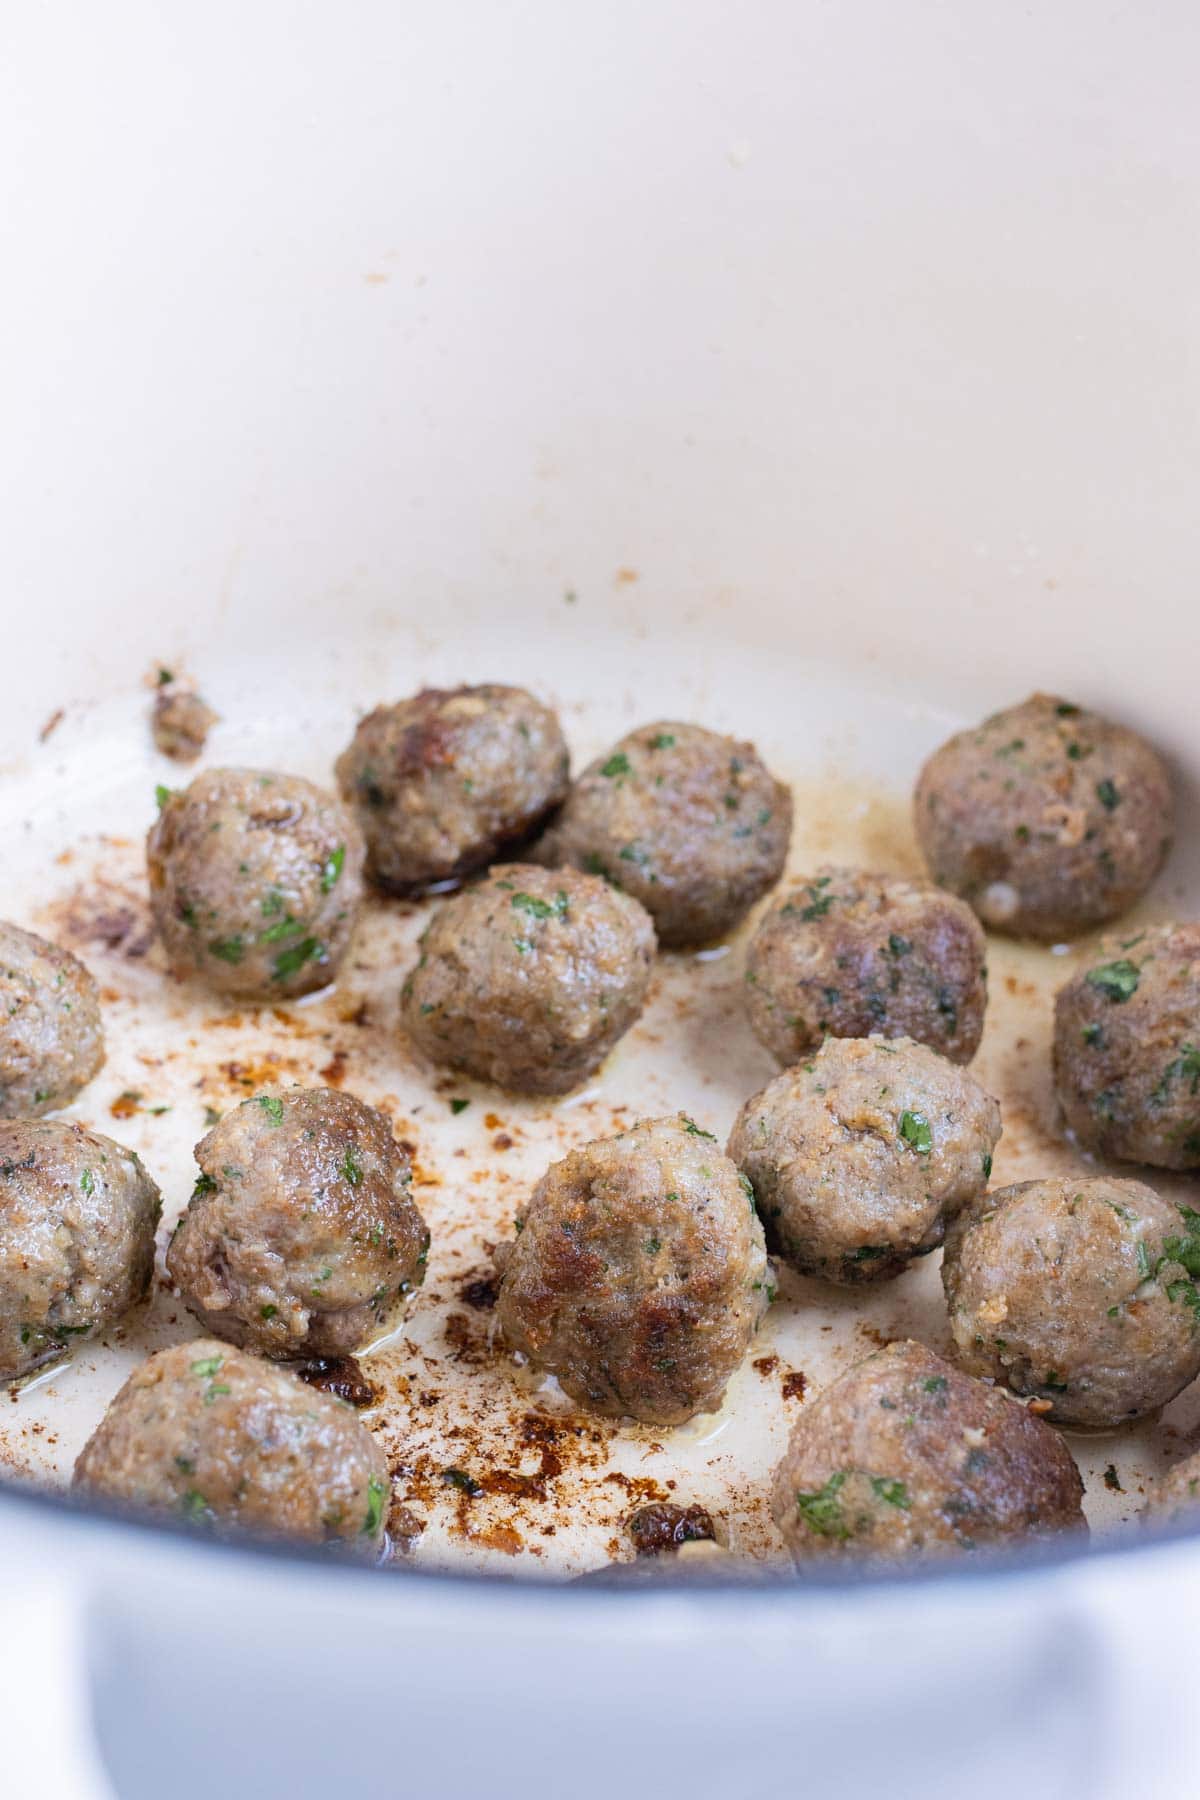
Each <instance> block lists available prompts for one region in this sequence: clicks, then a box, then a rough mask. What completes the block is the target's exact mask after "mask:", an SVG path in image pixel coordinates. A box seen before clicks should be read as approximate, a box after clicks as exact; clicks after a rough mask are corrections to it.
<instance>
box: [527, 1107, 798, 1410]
mask: <svg viewBox="0 0 1200 1800" xmlns="http://www.w3.org/2000/svg"><path fill="white" fill-rule="evenodd" d="M497 1264H498V1266H499V1267H500V1269H501V1282H500V1293H499V1298H498V1300H497V1303H496V1317H497V1320H498V1323H499V1327H500V1330H501V1332H502V1334H503V1336H504V1338H505V1339H506V1340H507V1342H508V1344H509V1345H510V1347H511V1348H512V1349H514V1350H517V1351H520V1352H521V1353H522V1354H523V1355H525V1356H526V1357H528V1358H529V1360H530V1362H532V1363H533V1364H534V1365H535V1366H536V1367H537V1368H540V1369H545V1370H548V1371H549V1372H550V1373H551V1374H553V1375H556V1376H557V1377H558V1380H559V1382H560V1383H561V1385H562V1387H563V1389H564V1390H565V1392H566V1393H567V1394H569V1395H570V1397H571V1399H572V1400H575V1401H578V1402H579V1403H580V1404H581V1405H583V1406H586V1407H589V1408H590V1409H591V1410H592V1411H593V1412H599V1413H605V1414H608V1415H609V1416H611V1417H615V1418H619V1417H623V1416H629V1417H631V1418H634V1419H639V1420H641V1421H642V1422H643V1423H645V1424H652V1425H677V1424H681V1423H682V1421H683V1420H685V1419H689V1418H691V1416H692V1414H693V1413H697V1412H708V1411H712V1410H713V1409H714V1408H715V1407H716V1406H717V1405H718V1404H719V1403H720V1400H721V1396H722V1394H723V1393H724V1391H725V1386H726V1383H727V1382H728V1380H729V1377H730V1376H731V1375H732V1374H733V1372H734V1370H735V1369H736V1368H737V1366H738V1364H739V1363H740V1362H741V1361H742V1358H743V1357H744V1356H745V1354H746V1350H747V1348H748V1347H749V1344H750V1340H751V1338H752V1337H753V1335H754V1333H755V1331H756V1330H757V1328H758V1324H759V1321H760V1320H761V1318H762V1316H763V1314H764V1312H765V1311H766V1309H767V1306H768V1305H769V1303H770V1299H771V1296H772V1294H773V1292H774V1288H773V1283H772V1279H771V1271H770V1265H769V1263H768V1260H767V1253H766V1246H765V1244H764V1242H763V1234H762V1226H761V1225H760V1224H759V1222H758V1217H757V1215H756V1213H755V1211H754V1204H753V1200H752V1199H751V1197H750V1194H749V1190H748V1187H747V1185H746V1183H745V1181H744V1180H743V1178H742V1177H741V1176H740V1175H739V1174H738V1171H737V1170H736V1169H735V1168H734V1166H733V1164H732V1163H731V1162H730V1161H729V1160H728V1159H727V1158H726V1157H724V1156H722V1154H721V1152H720V1149H719V1148H718V1146H717V1144H716V1142H715V1141H714V1140H713V1138H712V1137H710V1135H709V1134H708V1133H707V1132H705V1131H701V1130H700V1128H699V1127H698V1126H697V1125H695V1124H694V1123H693V1122H692V1121H691V1120H690V1119H687V1118H685V1117H684V1116H683V1115H682V1114H681V1115H678V1116H677V1117H675V1118H669V1119H647V1120H643V1121H642V1122H641V1123H640V1124H638V1125H635V1126H634V1127H633V1128H632V1130H630V1131H626V1132H623V1133H622V1134H621V1135H620V1136H619V1137H613V1138H604V1139H601V1140H600V1141H599V1142H597V1143H593V1144H587V1145H585V1146H584V1148H583V1149H581V1150H573V1151H572V1152H571V1153H570V1155H568V1156H566V1157H564V1158H563V1160H562V1161H561V1162H558V1163H555V1164H553V1166H552V1167H551V1168H550V1169H549V1170H548V1171H547V1172H546V1174H545V1175H544V1176H543V1177H542V1179H541V1181H540V1182H539V1183H538V1186H537V1188H536V1189H535V1190H534V1193H533V1197H532V1199H531V1200H530V1203H529V1207H528V1209H527V1211H526V1213H525V1215H524V1218H523V1219H522V1221H521V1225H520V1228H519V1230H518V1234H517V1237H516V1239H515V1241H514V1242H512V1243H510V1244H506V1245H502V1246H501V1247H500V1249H499V1250H498V1252H497Z"/></svg>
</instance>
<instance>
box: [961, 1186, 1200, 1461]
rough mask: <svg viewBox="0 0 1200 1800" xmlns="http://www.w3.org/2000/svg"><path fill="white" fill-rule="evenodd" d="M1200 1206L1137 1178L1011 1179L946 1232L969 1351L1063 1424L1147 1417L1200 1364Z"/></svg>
mask: <svg viewBox="0 0 1200 1800" xmlns="http://www.w3.org/2000/svg"><path fill="white" fill-rule="evenodd" d="M1198 1228H1200V1214H1196V1213H1184V1212H1181V1211H1180V1209H1179V1208H1178V1207H1177V1206H1174V1205H1172V1203H1171V1202H1170V1201H1169V1200H1165V1199H1163V1198H1161V1197H1160V1196H1159V1195H1158V1194H1156V1193H1155V1192H1154V1191H1153V1190H1152V1189H1151V1188H1148V1187H1144V1186H1143V1185H1142V1183H1141V1182H1140V1181H1114V1180H1108V1179H1103V1178H1093V1179H1090V1180H1086V1179H1080V1178H1079V1177H1077V1176H1059V1177H1055V1178H1054V1179H1052V1180H1047V1181H1023V1182H1021V1183H1019V1184H1018V1185H1017V1186H1016V1187H1010V1188H1003V1189H1001V1190H1000V1191H999V1192H997V1193H995V1194H991V1195H989V1196H987V1198H986V1199H985V1200H984V1201H982V1202H980V1203H978V1204H977V1205H976V1206H975V1207H973V1208H972V1209H971V1210H970V1211H969V1212H964V1213H963V1214H962V1215H961V1216H960V1218H959V1219H958V1220H957V1221H956V1223H955V1224H954V1225H952V1226H951V1228H950V1230H949V1232H948V1233H947V1235H946V1255H945V1259H944V1261H943V1264H942V1280H943V1283H944V1285H945V1289H946V1299H947V1301H948V1303H949V1307H950V1325H951V1329H952V1330H953V1332H954V1341H955V1343H956V1345H957V1347H958V1356H959V1361H960V1362H961V1363H962V1364H963V1367H964V1368H966V1369H969V1370H971V1372H972V1373H973V1374H976V1375H988V1376H991V1377H992V1378H993V1379H994V1380H996V1381H1003V1382H1005V1383H1006V1384H1007V1386H1008V1387H1010V1388H1011V1389H1012V1390H1013V1392H1014V1393H1015V1394H1030V1395H1035V1396H1036V1397H1037V1398H1038V1399H1039V1400H1041V1401H1043V1402H1045V1403H1046V1415H1047V1417H1048V1418H1051V1419H1054V1420H1055V1421H1056V1422H1057V1423H1059V1424H1062V1425H1083V1426H1089V1427H1095V1428H1098V1429H1107V1428H1109V1427H1111V1426H1116V1425H1122V1424H1124V1423H1125V1421H1126V1420H1128V1419H1137V1418H1141V1417H1142V1416H1143V1414H1145V1413H1152V1412H1155V1411H1156V1410H1157V1409H1158V1408H1159V1407H1160V1406H1165V1405H1166V1404H1167V1402H1168V1401H1169V1400H1173V1399H1174V1397H1175V1395H1176V1394H1178V1393H1179V1392H1180V1391H1181V1390H1182V1389H1183V1388H1185V1387H1186V1386H1187V1385H1188V1383H1189V1382H1190V1381H1192V1380H1194V1379H1195V1377H1196V1375H1197V1374H1200V1291H1198V1290H1197V1287H1196V1285H1195V1283H1194V1281H1193V1279H1192V1274H1193V1272H1195V1273H1198V1274H1200V1229H1198Z"/></svg>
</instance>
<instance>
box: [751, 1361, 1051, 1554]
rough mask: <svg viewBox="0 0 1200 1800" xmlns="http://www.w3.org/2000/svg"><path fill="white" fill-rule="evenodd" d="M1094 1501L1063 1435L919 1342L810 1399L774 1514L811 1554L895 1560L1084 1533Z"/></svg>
mask: <svg viewBox="0 0 1200 1800" xmlns="http://www.w3.org/2000/svg"><path fill="white" fill-rule="evenodd" d="M1082 1500H1083V1483H1082V1481H1081V1480H1080V1478H1079V1471H1078V1469H1077V1468H1076V1467H1075V1464H1074V1462H1073V1460H1072V1458H1071V1454H1070V1452H1069V1451H1068V1449H1067V1447H1066V1445H1065V1444H1064V1443H1063V1441H1062V1439H1061V1438H1060V1437H1059V1435H1058V1433H1057V1432H1056V1431H1054V1430H1052V1429H1051V1427H1050V1426H1048V1425H1044V1424H1042V1422H1041V1420H1040V1419H1037V1418H1035V1417H1034V1415H1033V1414H1032V1413H1030V1412H1027V1411H1026V1409H1025V1408H1024V1407H1023V1406H1020V1405H1018V1404H1017V1402H1016V1401H1015V1400H1012V1399H1010V1397H1009V1396H1008V1395H1007V1394H1006V1393H1004V1392H1003V1391H1002V1390H1001V1389H999V1388H994V1387H991V1386H990V1385H989V1384H988V1383H987V1382H983V1381H976V1380H974V1379H973V1378H972V1377H971V1376H970V1375H964V1374H962V1373H961V1371H960V1370H958V1369H956V1368H954V1367H953V1366H952V1365H951V1364H950V1363H947V1362H943V1360H942V1358H941V1357H940V1356H935V1355H934V1353H933V1351H932V1350H927V1349H926V1348H925V1346H924V1345H923V1344H917V1343H913V1342H912V1341H911V1340H910V1341H907V1342H906V1341H900V1342H897V1343H892V1344H889V1345H888V1346H887V1348H886V1349H884V1350H878V1351H876V1352H875V1354H874V1355H872V1356H868V1357H867V1358H866V1359H865V1360H864V1361H863V1362H860V1363H856V1364H855V1365H854V1367H853V1368H851V1369H848V1370H847V1371H846V1373H845V1374H844V1375H841V1376H839V1377H838V1379H837V1380H836V1381H834V1382H833V1383H832V1384H831V1385H830V1386H829V1387H827V1388H825V1389H823V1390H822V1392H821V1393H820V1394H818V1395H817V1397H816V1399H815V1400H810V1401H809V1402H808V1403H807V1405H806V1406H805V1408H804V1410H803V1412H802V1413H801V1415H800V1418H799V1419H798V1421H797V1423H796V1425H795V1427H794V1429H793V1431H792V1436H791V1442H790V1443H789V1445H788V1448H787V1453H786V1455H785V1456H784V1458H783V1461H782V1462H781V1463H780V1465H779V1468H778V1470H777V1472H776V1475H775V1482H774V1488H773V1493H772V1511H773V1513H774V1516H775V1520H776V1523H777V1524H778V1526H779V1529H780V1530H781V1531H782V1533H783V1536H784V1539H785V1541H786V1543H787V1547H788V1549H789V1550H790V1551H791V1553H792V1555H793V1557H794V1558H795V1560H796V1561H797V1562H798V1563H806V1562H810V1561H829V1560H831V1559H832V1560H837V1561H851V1562H874V1563H880V1562H883V1563H890V1562H903V1561H908V1560H913V1559H919V1560H931V1559H936V1558H939V1557H944V1556H959V1555H961V1554H963V1553H964V1552H970V1551H973V1550H984V1549H988V1548H995V1547H998V1546H999V1545H1002V1544H1005V1543H1009V1542H1015V1541H1018V1540H1022V1539H1026V1540H1027V1539H1030V1538H1032V1539H1038V1538H1049V1537H1053V1536H1056V1535H1057V1534H1058V1533H1059V1532H1062V1531H1083V1530H1085V1529H1086V1527H1085V1525H1084V1518H1083V1509H1082Z"/></svg>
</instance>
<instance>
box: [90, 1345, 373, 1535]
mask: <svg viewBox="0 0 1200 1800" xmlns="http://www.w3.org/2000/svg"><path fill="white" fill-rule="evenodd" d="M74 1486H75V1487H76V1489H78V1490H82V1491H85V1492H88V1493H92V1494H98V1495H102V1496H103V1497H104V1498H106V1499H108V1500H113V1501H118V1502H120V1503H121V1504H123V1505H125V1506H129V1507H132V1508H134V1509H136V1510H138V1511H146V1512H151V1513H156V1514H160V1515H161V1514H164V1513H165V1514H167V1515H168V1516H170V1517H172V1518H175V1519H180V1520H182V1521H183V1522H184V1523H186V1524H189V1525H194V1526H199V1527H202V1528H206V1529H208V1530H211V1531H217V1532H222V1531H226V1532H227V1531H235V1532H236V1531H246V1532H254V1533H257V1534H259V1535H269V1536H277V1537H285V1538H294V1539H299V1540H302V1541H305V1542H309V1543H327V1544H335V1545H341V1546H344V1547H346V1548H352V1547H360V1548H361V1549H363V1550H364V1551H369V1552H375V1551H377V1550H378V1549H379V1547H380V1545H381V1543H382V1541H383V1535H384V1529H385V1526H386V1524H387V1515H388V1508H389V1506H390V1503H391V1480H390V1478H389V1475H388V1468H387V1463H386V1461H385V1459H384V1455H383V1451H382V1450H381V1449H380V1447H379V1445H378V1444H377V1443H376V1442H375V1440H374V1438H373V1437H372V1436H371V1434H370V1432H369V1431H368V1430H367V1428H366V1426H365V1425H363V1423H362V1422H361V1420H359V1419H358V1418H356V1416H355V1414H354V1412H353V1411H352V1409H351V1408H350V1407H348V1406H346V1405H344V1404H343V1402H342V1401H340V1400H333V1399H331V1398H330V1397H329V1396H328V1395H327V1394H321V1393H317V1392H315V1391H314V1390H313V1389H312V1388H311V1387H306V1386H305V1385H304V1384H303V1383H302V1382H301V1381H300V1380H299V1379H298V1378H297V1377H296V1376H295V1375H292V1374H291V1373H289V1372H288V1371H287V1370H286V1369H281V1368H279V1367H278V1366H277V1365H275V1364H273V1363H267V1362H263V1361H261V1360H260V1359H259V1358H258V1357H257V1356H247V1355H245V1354H244V1353H243V1352H242V1351H241V1350H235V1349H233V1348H232V1347H231V1346H230V1345H229V1344H222V1343H217V1342H216V1341H215V1340H213V1339H212V1338H198V1339H196V1340H195V1341H194V1342H192V1343H190V1344H176V1345H175V1346H174V1347H173V1348H172V1349H170V1350H160V1351H159V1352H158V1354H157V1355H155V1356H152V1357H150V1358H149V1360H148V1361H147V1362H144V1363H143V1364H142V1365H141V1367H140V1368H138V1369H135V1370H134V1372H133V1374H132V1375H131V1376H130V1377H129V1380H128V1381H127V1382H126V1383H125V1386H124V1387H123V1388H122V1389H121V1391H120V1393H119V1394H118V1395H117V1397H116V1399H115V1400H114V1401H113V1402H112V1404H111V1405H110V1407H109V1409H108V1411H107V1412H106V1413H105V1415H104V1417H103V1419H102V1420H101V1421H100V1424H99V1425H98V1426H97V1428H96V1430H95V1431H94V1432H93V1433H92V1435H91V1437H90V1438H89V1439H88V1441H87V1443H86V1444H85V1445H84V1447H83V1450H82V1451H81V1453H80V1456H79V1459H78V1461H77V1462H76V1464H75V1476H74Z"/></svg>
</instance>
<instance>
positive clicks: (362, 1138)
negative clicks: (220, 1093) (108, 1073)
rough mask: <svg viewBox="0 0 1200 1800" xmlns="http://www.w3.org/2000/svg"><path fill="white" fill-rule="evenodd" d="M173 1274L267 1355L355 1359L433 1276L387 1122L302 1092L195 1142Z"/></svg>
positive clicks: (275, 1096) (349, 1102) (222, 1325)
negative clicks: (194, 1178)
mask: <svg viewBox="0 0 1200 1800" xmlns="http://www.w3.org/2000/svg"><path fill="white" fill-rule="evenodd" d="M196 1160H197V1162H198V1163H199V1164H200V1179H199V1181H198V1182H197V1183H196V1191H195V1193H194V1194H193V1195H192V1198H191V1201H190V1203H189V1205H188V1208H187V1211H186V1212H185V1213H184V1215H183V1217H182V1218H181V1220H180V1221H179V1224H178V1226H177V1227H176V1229H175V1235H174V1237H173V1238H172V1239H171V1247H170V1249H169V1251H168V1252H167V1271H168V1273H169V1275H170V1277H171V1280H172V1281H173V1282H174V1283H175V1285H176V1286H177V1287H178V1288H179V1291H180V1293H181V1294H182V1295H183V1297H184V1299H185V1300H186V1302H187V1304H188V1306H189V1307H190V1308H191V1310H192V1311H193V1312H194V1313H195V1315H196V1317H197V1318H198V1319H199V1320H200V1322H201V1324H202V1325H203V1326H204V1327H205V1329H206V1330H207V1331H211V1332H215V1333H216V1335H217V1336H218V1337H222V1338H227V1339H228V1340H229V1341H230V1342H231V1343H234V1344H242V1345H246V1346H248V1347H249V1348H250V1349H253V1350H259V1351H262V1352H263V1353H264V1354H265V1355H267V1356H343V1355H347V1354H349V1353H350V1352H352V1351H354V1350H361V1349H362V1348H363V1347H364V1346H365V1345H367V1344H369V1343H370V1341H371V1339H372V1338H376V1337H378V1336H379V1335H380V1334H381V1333H382V1332H384V1331H386V1330H387V1329H388V1327H389V1326H390V1325H391V1324H392V1323H393V1322H394V1320H395V1318H396V1317H397V1315H398V1313H399V1311H400V1309H401V1308H402V1307H403V1304H404V1301H405V1299H406V1297H407V1295H408V1294H409V1293H410V1292H411V1291H412V1289H413V1288H414V1287H416V1286H418V1285H419V1284H420V1283H421V1282H422V1281H423V1280H424V1278H425V1258H426V1254H427V1252H428V1249H429V1232H428V1231H427V1230H426V1227H425V1221H424V1219H422V1217H421V1215H420V1213H419V1212H418V1211H417V1208H416V1206H415V1205H414V1203H413V1200H412V1196H411V1194H410V1191H409V1187H410V1182H411V1180H412V1167H411V1164H410V1162H409V1158H408V1153H407V1151H405V1150H403V1149H402V1148H401V1147H400V1145H399V1144H398V1143H397V1142H396V1140H395V1138H394V1137H393V1136H392V1131H391V1127H390V1125H389V1124H388V1121H387V1120H386V1119H385V1118H384V1116H383V1114H382V1113H380V1112H377V1111H376V1110H375V1108H374V1107H373V1106H366V1105H364V1103H363V1102H362V1101H361V1100H356V1099H355V1098H354V1097H353V1095H351V1094H341V1093H335V1092H334V1091H333V1090H332V1089H329V1088H290V1089H287V1090H285V1091H281V1092H278V1093H269V1094H256V1095H255V1097H254V1098H253V1099H252V1100H246V1101H243V1103H242V1105H241V1106H238V1107H235V1108H234V1110H233V1111H232V1112H231V1113H228V1114H227V1115H226V1116H225V1118H223V1119H222V1120H221V1122H220V1124H219V1125H214V1127H213V1129H212V1130H211V1131H210V1132H209V1133H208V1135H207V1136H206V1137H203V1138H201V1140H200V1142H199V1143H198V1144H197V1146H196Z"/></svg>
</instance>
